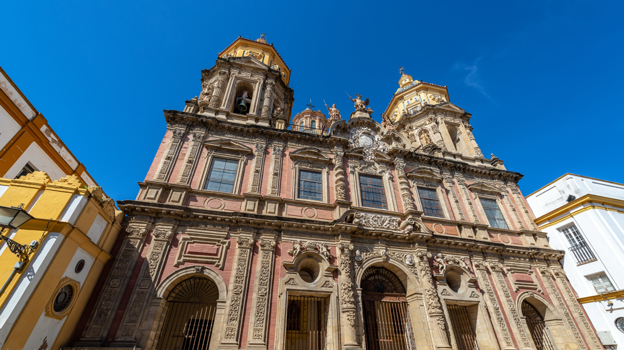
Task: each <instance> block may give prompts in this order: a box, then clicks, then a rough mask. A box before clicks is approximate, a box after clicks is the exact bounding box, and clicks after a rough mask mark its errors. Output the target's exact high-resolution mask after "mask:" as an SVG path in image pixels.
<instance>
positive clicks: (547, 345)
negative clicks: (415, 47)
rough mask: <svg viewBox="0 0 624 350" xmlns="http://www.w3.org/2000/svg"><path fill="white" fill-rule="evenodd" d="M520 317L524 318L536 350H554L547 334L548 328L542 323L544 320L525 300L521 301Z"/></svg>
mask: <svg viewBox="0 0 624 350" xmlns="http://www.w3.org/2000/svg"><path fill="white" fill-rule="evenodd" d="M522 315H523V316H524V317H525V320H526V323H527V326H528V327H529V332H530V333H531V337H532V338H533V343H534V344H535V348H536V349H537V350H556V348H555V346H554V344H553V342H552V340H551V338H550V334H549V332H548V327H547V326H546V323H544V318H543V317H542V315H541V314H540V313H539V311H537V309H536V308H535V306H533V305H531V304H530V303H529V302H527V301H526V300H524V301H522Z"/></svg>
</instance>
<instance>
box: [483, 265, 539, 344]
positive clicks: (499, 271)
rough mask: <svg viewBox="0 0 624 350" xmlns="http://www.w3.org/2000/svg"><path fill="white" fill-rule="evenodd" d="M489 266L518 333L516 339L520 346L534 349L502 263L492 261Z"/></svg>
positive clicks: (504, 305)
mask: <svg viewBox="0 0 624 350" xmlns="http://www.w3.org/2000/svg"><path fill="white" fill-rule="evenodd" d="M489 267H490V272H491V273H492V276H494V277H495V279H494V280H495V281H496V282H495V284H496V285H497V289H498V291H499V293H498V295H500V296H501V298H502V299H503V300H502V301H503V308H504V309H505V310H506V313H507V316H508V318H509V323H510V324H512V325H513V326H514V328H515V332H514V333H515V334H516V339H518V344H519V345H520V348H521V349H526V350H530V349H532V345H531V340H530V339H529V337H530V336H529V335H528V334H527V331H526V329H525V327H524V323H523V322H522V320H521V319H520V314H519V313H518V309H516V303H515V300H514V299H513V298H512V297H511V293H510V292H509V288H508V287H507V282H506V281H505V276H504V275H503V268H502V265H501V264H499V263H497V262H490V263H489Z"/></svg>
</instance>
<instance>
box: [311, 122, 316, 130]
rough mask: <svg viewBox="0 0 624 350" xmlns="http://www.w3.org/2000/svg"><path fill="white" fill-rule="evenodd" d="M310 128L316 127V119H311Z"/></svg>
mask: <svg viewBox="0 0 624 350" xmlns="http://www.w3.org/2000/svg"><path fill="white" fill-rule="evenodd" d="M310 128H311V129H312V130H315V129H316V120H313V121H312V123H311V124H310Z"/></svg>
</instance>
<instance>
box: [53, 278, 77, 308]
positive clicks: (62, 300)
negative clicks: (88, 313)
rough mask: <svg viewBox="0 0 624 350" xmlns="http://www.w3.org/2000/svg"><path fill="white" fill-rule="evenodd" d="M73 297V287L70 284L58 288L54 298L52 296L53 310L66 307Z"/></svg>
mask: <svg viewBox="0 0 624 350" xmlns="http://www.w3.org/2000/svg"><path fill="white" fill-rule="evenodd" d="M73 297H74V288H72V286H70V285H66V286H64V287H63V288H61V290H59V292H58V294H57V295H56V298H54V307H53V308H54V312H62V311H63V310H65V309H67V307H68V306H69V304H70V303H71V301H72V298H73Z"/></svg>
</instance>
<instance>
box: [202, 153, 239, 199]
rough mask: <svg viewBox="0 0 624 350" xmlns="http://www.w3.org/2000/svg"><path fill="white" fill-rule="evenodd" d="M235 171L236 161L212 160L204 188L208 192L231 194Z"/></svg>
mask: <svg viewBox="0 0 624 350" xmlns="http://www.w3.org/2000/svg"><path fill="white" fill-rule="evenodd" d="M237 170H238V160H232V159H221V158H214V159H213V160H212V166H211V167H210V172H209V173H208V180H206V187H205V188H206V189H207V190H209V191H218V192H229V193H232V192H233V191H234V181H235V180H236V172H237Z"/></svg>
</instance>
